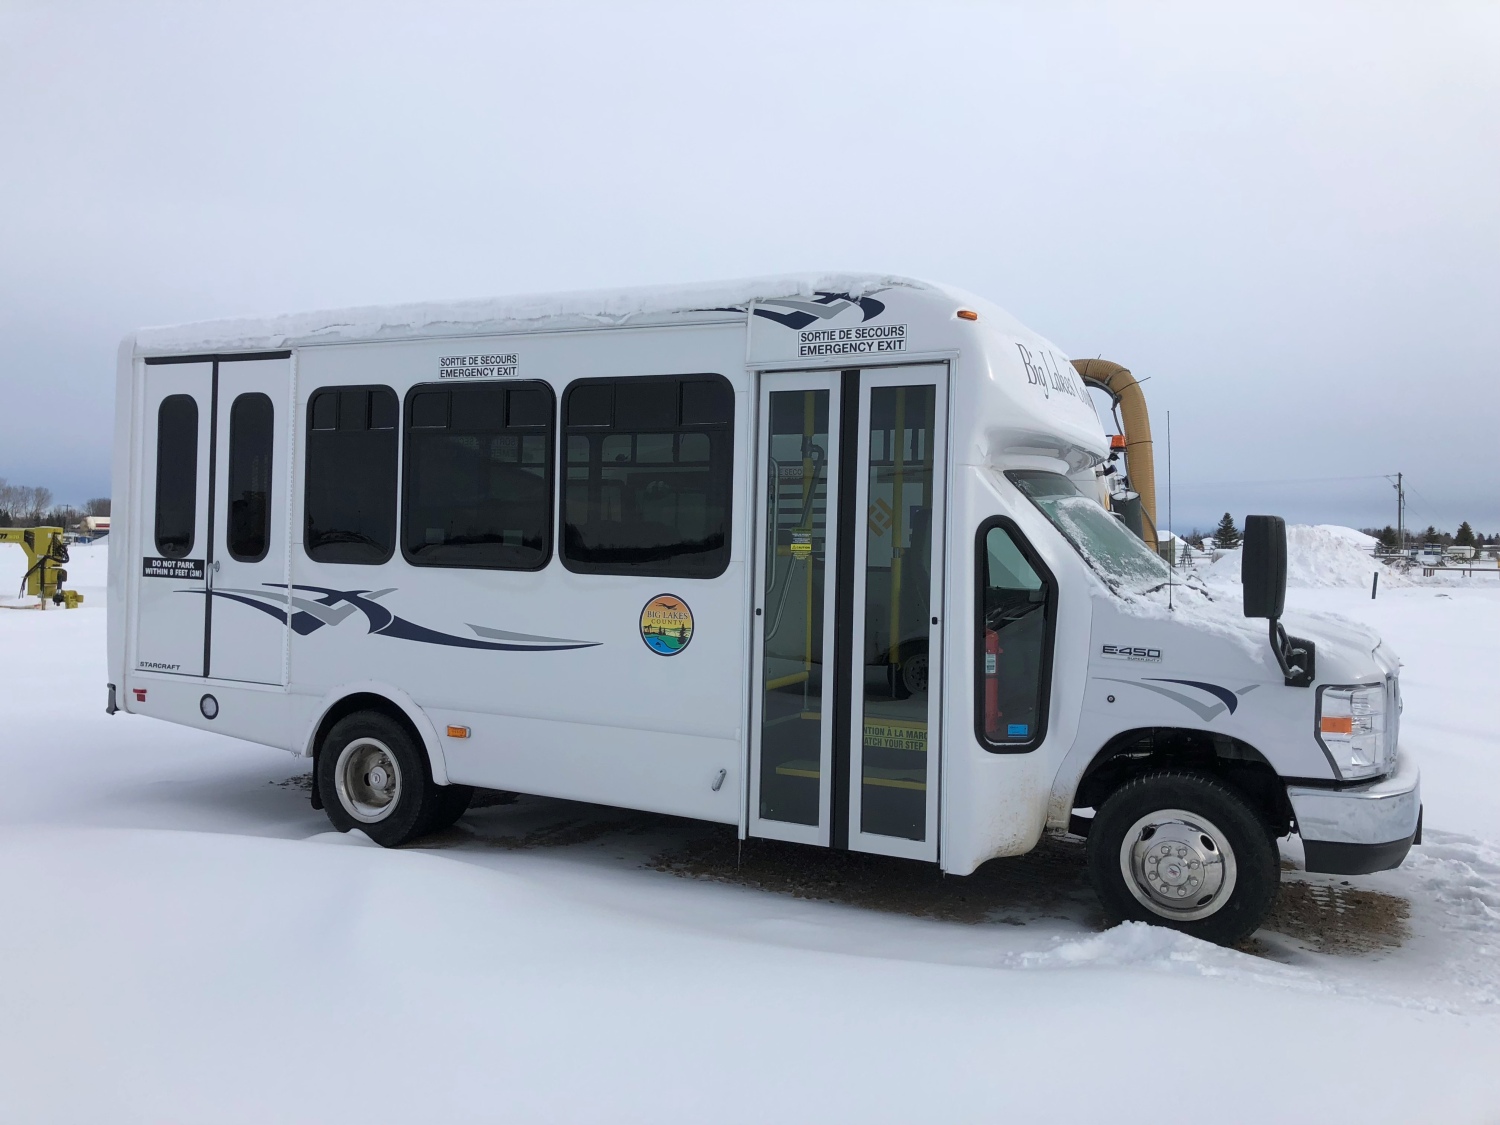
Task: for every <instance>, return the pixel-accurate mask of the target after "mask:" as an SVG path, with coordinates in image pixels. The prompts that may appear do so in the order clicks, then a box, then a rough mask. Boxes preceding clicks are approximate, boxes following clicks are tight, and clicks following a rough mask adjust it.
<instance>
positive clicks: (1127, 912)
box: [1088, 771, 1280, 945]
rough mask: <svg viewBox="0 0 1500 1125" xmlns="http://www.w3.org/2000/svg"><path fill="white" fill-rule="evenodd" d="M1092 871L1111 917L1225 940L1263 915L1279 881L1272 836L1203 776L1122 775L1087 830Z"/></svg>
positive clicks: (1241, 934)
mask: <svg viewBox="0 0 1500 1125" xmlns="http://www.w3.org/2000/svg"><path fill="white" fill-rule="evenodd" d="M1088 864H1089V877H1090V879H1091V880H1092V882H1093V884H1094V889H1095V891H1096V892H1097V893H1098V895H1099V899H1100V901H1101V902H1102V903H1103V904H1104V908H1105V910H1106V911H1107V912H1109V913H1110V914H1112V915H1113V916H1115V917H1116V918H1121V919H1126V920H1131V921H1137V922H1150V923H1152V924H1154V925H1158V926H1170V927H1171V928H1172V929H1175V930H1181V931H1182V932H1183V933H1188V934H1192V935H1193V936H1195V937H1200V938H1203V939H1204V940H1205V941H1213V942H1218V943H1219V944H1221V945H1232V944H1234V943H1235V942H1237V941H1240V940H1242V939H1243V938H1245V937H1248V936H1249V935H1250V934H1251V933H1253V932H1254V931H1255V930H1256V929H1257V928H1258V927H1259V926H1260V924H1261V922H1263V921H1264V920H1265V917H1266V915H1267V913H1269V911H1270V909H1271V904H1272V902H1273V901H1274V900H1275V897H1276V891H1277V889H1278V888H1279V886H1280V864H1279V862H1278V857H1277V851H1276V845H1275V842H1274V841H1273V840H1272V839H1271V837H1270V834H1269V833H1268V832H1267V830H1266V828H1265V826H1264V825H1263V824H1262V823H1261V821H1260V818H1259V817H1258V816H1257V815H1256V813H1255V810H1254V809H1252V808H1251V807H1250V806H1249V805H1248V804H1247V803H1246V802H1245V800H1244V799H1243V798H1242V797H1240V796H1239V794H1238V793H1236V792H1235V791H1234V790H1233V789H1230V788H1229V787H1228V786H1226V785H1224V784H1223V783H1222V782H1220V781H1218V780H1216V779H1215V778H1212V777H1208V776H1206V775H1204V774H1196V773H1183V772H1176V771H1170V772H1160V773H1151V774H1145V775H1143V776H1141V777H1138V778H1134V779H1132V780H1131V781H1128V782H1126V783H1125V784H1124V785H1123V786H1121V787H1120V788H1119V789H1117V790H1116V791H1115V792H1114V793H1113V794H1111V795H1110V797H1109V798H1108V799H1107V800H1106V801H1105V802H1104V804H1103V806H1102V807H1101V808H1100V809H1099V813H1098V815H1097V816H1096V817H1095V818H1094V823H1093V825H1092V826H1091V827H1090V830H1089V851H1088Z"/></svg>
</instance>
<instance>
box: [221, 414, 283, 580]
mask: <svg viewBox="0 0 1500 1125" xmlns="http://www.w3.org/2000/svg"><path fill="white" fill-rule="evenodd" d="M275 416H276V412H275V410H274V408H273V407H272V406H271V400H270V398H269V397H268V396H266V395H263V394H260V393H259V392H255V393H252V394H243V395H240V396H239V397H237V398H236V399H235V400H234V405H233V406H231V407H230V408H229V480H228V485H229V523H228V526H227V528H226V536H225V538H226V540H227V542H228V545H229V555H230V557H231V558H234V559H237V560H239V561H240V562H259V561H260V560H261V559H263V558H265V557H266V552H267V551H268V550H270V547H271V450H272V448H273V447H274V445H275V440H276V435H275V420H276V417H275Z"/></svg>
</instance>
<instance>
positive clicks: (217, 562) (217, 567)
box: [214, 559, 219, 574]
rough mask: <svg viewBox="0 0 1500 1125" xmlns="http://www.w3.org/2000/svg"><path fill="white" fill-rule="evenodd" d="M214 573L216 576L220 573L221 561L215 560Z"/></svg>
mask: <svg viewBox="0 0 1500 1125" xmlns="http://www.w3.org/2000/svg"><path fill="white" fill-rule="evenodd" d="M214 573H215V574H218V573H219V560H218V559H214Z"/></svg>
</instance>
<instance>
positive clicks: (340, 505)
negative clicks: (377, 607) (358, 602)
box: [304, 387, 399, 563]
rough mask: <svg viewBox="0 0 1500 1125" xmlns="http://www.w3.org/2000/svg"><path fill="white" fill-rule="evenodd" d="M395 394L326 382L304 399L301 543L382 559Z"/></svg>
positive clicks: (392, 530) (328, 558) (391, 495)
mask: <svg viewBox="0 0 1500 1125" xmlns="http://www.w3.org/2000/svg"><path fill="white" fill-rule="evenodd" d="M398 413H399V406H398V404H397V401H396V392H395V391H393V390H391V389H390V388H389V387H325V388H323V389H322V390H318V391H315V392H313V396H312V399H311V400H310V402H309V403H308V430H307V480H306V495H305V507H306V526H305V538H304V549H305V550H306V551H307V555H308V557H309V558H312V559H316V560H317V561H319V562H334V563H383V562H385V561H386V560H387V559H389V558H390V557H391V555H392V554H393V553H394V552H395V549H396V442H397V430H396V417H397V415H398Z"/></svg>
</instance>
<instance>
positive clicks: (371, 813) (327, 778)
mask: <svg viewBox="0 0 1500 1125" xmlns="http://www.w3.org/2000/svg"><path fill="white" fill-rule="evenodd" d="M346 751H347V752H348V753H347V756H346ZM391 766H394V769H390V767H391ZM377 770H379V771H381V772H380V773H379V774H377V773H376V771H377ZM340 774H343V778H342V780H343V782H344V784H341V783H340V782H341V778H340ZM372 779H373V780H372ZM381 781H386V782H387V784H384V785H381V784H377V783H379V782H381ZM449 788H452V786H449ZM318 790H319V792H320V793H321V794H322V797H323V806H324V811H325V812H327V814H328V819H329V820H330V821H331V822H332V824H333V826H334V827H335V828H337V829H338V830H339V831H340V832H348V831H351V830H352V829H355V828H358V829H359V830H360V831H362V832H363V833H364V834H365V835H366V836H368V837H370V839H372V840H374V841H375V842H376V843H377V844H379V845H380V846H381V847H385V848H396V847H400V846H401V845H402V844H405V843H409V842H410V841H412V840H415V839H416V838H417V837H419V836H423V835H425V834H426V833H428V832H429V831H431V830H432V829H431V827H430V826H431V824H432V823H433V817H434V814H435V812H436V811H437V809H438V807H439V805H440V804H441V802H440V801H439V798H438V787H437V786H436V785H434V784H433V783H432V773H431V770H430V769H429V768H428V765H427V753H426V751H425V750H424V749H422V747H420V746H419V745H417V743H416V741H415V740H414V739H413V738H412V737H411V735H410V734H408V733H407V731H406V728H405V727H403V726H402V725H401V724H400V723H398V722H396V721H395V720H394V719H392V718H390V717H389V716H387V715H382V714H380V713H379V712H378V711H357V712H355V713H354V714H352V715H345V716H344V717H343V718H342V719H340V720H339V721H338V722H337V723H335V724H334V725H333V729H332V730H330V731H329V732H328V735H327V737H326V738H324V739H323V744H322V746H320V747H319V748H318ZM361 798H364V799H361ZM466 803H467V802H466ZM462 811H463V810H462V809H460V810H459V812H460V813H461V812H462ZM455 819H456V817H455ZM449 823H450V824H451V823H452V821H449Z"/></svg>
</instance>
